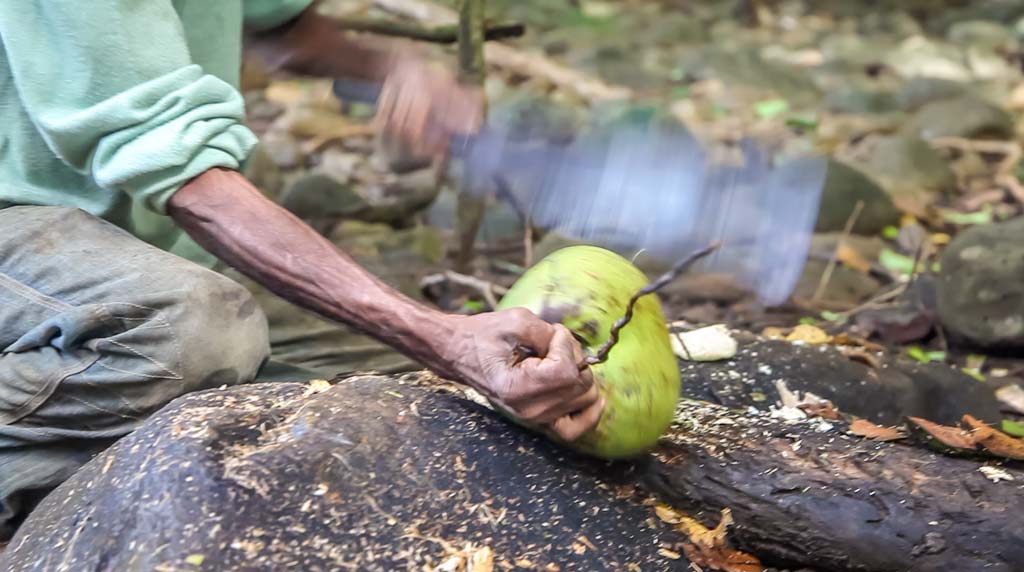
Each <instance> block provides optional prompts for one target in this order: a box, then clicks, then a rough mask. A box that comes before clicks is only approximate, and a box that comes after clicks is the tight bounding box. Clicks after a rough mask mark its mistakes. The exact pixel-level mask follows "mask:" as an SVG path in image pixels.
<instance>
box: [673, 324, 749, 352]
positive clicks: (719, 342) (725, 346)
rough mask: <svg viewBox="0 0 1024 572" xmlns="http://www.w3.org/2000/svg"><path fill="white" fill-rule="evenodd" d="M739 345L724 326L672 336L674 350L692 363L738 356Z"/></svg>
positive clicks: (709, 327)
mask: <svg viewBox="0 0 1024 572" xmlns="http://www.w3.org/2000/svg"><path fill="white" fill-rule="evenodd" d="M737 349H738V345H737V343H736V339H735V338H733V337H732V335H731V334H730V333H729V328H727V327H726V326H725V325H723V324H716V325H714V326H707V327H705V328H700V329H697V330H692V331H689V332H679V333H674V334H672V350H673V351H674V352H675V354H676V355H677V356H679V357H680V358H681V359H684V360H690V361H720V360H727V359H730V358H732V357H733V356H735V355H736V351H737Z"/></svg>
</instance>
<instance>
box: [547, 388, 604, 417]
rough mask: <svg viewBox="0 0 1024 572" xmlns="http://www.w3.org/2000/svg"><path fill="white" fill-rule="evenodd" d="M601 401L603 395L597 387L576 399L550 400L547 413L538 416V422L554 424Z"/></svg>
mask: <svg viewBox="0 0 1024 572" xmlns="http://www.w3.org/2000/svg"><path fill="white" fill-rule="evenodd" d="M599 399H601V394H600V393H598V391H597V386H596V385H592V386H590V389H588V390H587V391H585V392H584V393H582V394H580V395H577V396H575V397H571V398H562V399H558V400H550V401H548V403H547V408H546V409H545V411H544V412H543V413H541V414H540V415H538V416H537V421H536V422H537V423H552V422H554V421H555V420H556V419H558V418H560V417H564V416H566V415H570V414H573V413H579V412H581V411H584V410H586V409H588V408H589V407H590V406H592V405H593V404H595V403H597V401H598V400H599Z"/></svg>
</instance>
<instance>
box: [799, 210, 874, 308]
mask: <svg viewBox="0 0 1024 572" xmlns="http://www.w3.org/2000/svg"><path fill="white" fill-rule="evenodd" d="M863 208H864V201H857V204H856V205H855V206H854V207H853V212H851V213H850V216H849V217H848V218H847V219H846V226H844V227H843V234H842V235H840V236H839V242H837V243H836V248H835V250H834V251H833V252H832V257H831V258H829V260H828V264H827V265H826V266H825V271H824V272H822V273H821V279H820V280H818V287H817V288H816V289H815V290H814V295H813V296H811V302H812V303H817V302H819V301H821V297H822V296H823V295H824V294H825V287H826V286H828V283H829V282H830V281H831V280H832V273H833V272H834V271H835V269H836V264H837V263H838V262H839V249H840V248H842V246H843V244H844V243H845V242H846V239H847V238H849V237H850V233H851V232H853V226H854V225H855V224H857V219H858V218H859V217H860V211H861V210H862V209H863Z"/></svg>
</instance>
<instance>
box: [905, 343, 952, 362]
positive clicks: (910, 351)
mask: <svg viewBox="0 0 1024 572" xmlns="http://www.w3.org/2000/svg"><path fill="white" fill-rule="evenodd" d="M907 356H909V357H911V358H913V359H915V360H917V361H919V362H921V363H929V362H933V361H944V360H945V359H946V352H940V351H925V350H923V349H921V348H919V347H917V346H910V347H909V348H907Z"/></svg>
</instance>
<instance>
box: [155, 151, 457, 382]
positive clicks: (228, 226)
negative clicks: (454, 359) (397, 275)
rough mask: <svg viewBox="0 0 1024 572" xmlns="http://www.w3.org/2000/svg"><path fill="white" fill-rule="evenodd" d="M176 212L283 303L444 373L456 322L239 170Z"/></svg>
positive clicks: (187, 196) (200, 189) (176, 200)
mask: <svg viewBox="0 0 1024 572" xmlns="http://www.w3.org/2000/svg"><path fill="white" fill-rule="evenodd" d="M168 212H169V214H170V215H171V217H172V218H173V219H174V221H175V222H176V223H177V224H178V225H179V226H180V227H181V228H182V229H184V230H185V231H186V232H187V233H188V234H189V235H190V236H191V237H192V238H193V239H194V240H195V241H196V242H198V243H199V244H200V245H202V246H203V247H204V248H206V249H207V250H209V251H210V252H211V253H213V254H214V255H216V256H217V257H219V258H220V259H221V260H223V261H224V262H225V263H227V264H229V265H231V266H232V267H234V268H236V269H237V270H238V271H239V272H242V273H243V274H245V275H247V276H249V277H250V278H252V279H253V280H255V281H257V282H258V283H260V284H262V285H263V286H264V287H266V288H267V289H268V290H270V291H271V292H273V293H275V294H277V295H279V296H281V297H282V298H284V299H286V300H289V301H291V302H293V303H295V304H296V305H298V306H301V307H303V308H305V309H307V310H310V311H312V312H314V313H316V314H319V315H320V316H323V317H324V318H326V319H329V320H333V321H337V322H341V323H344V324H347V325H349V326H351V327H353V328H355V329H356V330H359V331H361V332H363V333H365V334H367V335H369V336H372V337H374V338H376V339H378V340H380V341H382V342H384V343H386V344H388V345H390V346H392V347H394V348H395V349H396V350H398V351H400V352H402V353H404V354H405V355H407V356H409V357H410V358H412V359H414V360H416V361H419V362H420V363H422V364H424V365H425V366H427V367H430V368H432V369H434V370H435V371H437V373H439V374H442V375H446V376H449V377H451V378H452V379H457V372H449V371H439V370H441V369H443V368H444V367H446V365H445V364H446V363H447V362H446V361H445V360H443V359H442V357H441V356H443V355H444V354H445V353H446V349H447V347H446V344H447V342H448V341H449V340H451V339H452V337H453V332H454V330H453V325H454V322H455V321H456V320H457V319H458V317H456V316H451V315H447V314H444V313H442V312H439V311H436V310H432V309H430V308H427V307H426V306H423V305H421V304H418V303H416V302H415V301H413V300H411V299H409V298H407V297H405V296H403V295H402V294H400V293H399V292H397V291H396V290H394V289H393V288H391V287H390V286H388V285H387V284H385V283H384V282H383V281H381V280H379V279H378V278H377V277H375V276H373V275H372V274H370V273H369V272H368V271H366V270H365V269H363V268H362V267H360V266H359V265H358V264H357V263H356V262H355V261H353V260H352V259H351V258H350V257H349V256H348V255H346V254H345V253H344V252H342V251H341V250H340V249H338V248H337V247H335V246H334V245H333V244H331V243H330V242H329V241H328V240H326V239H325V238H323V237H322V236H320V235H319V234H317V233H316V232H315V231H314V230H313V229H311V228H310V227H309V226H308V225H306V224H305V223H303V222H302V221H301V220H299V219H298V218H296V217H295V216H294V215H292V214H291V213H289V212H288V211H286V210H285V209H283V208H281V207H279V206H278V205H276V204H274V203H273V202H271V201H270V200H268V199H267V198H266V197H264V196H263V195H262V194H261V193H260V192H259V191H258V190H257V189H255V188H254V187H252V185H250V184H249V182H248V181H246V180H245V178H244V177H242V175H240V174H239V173H237V172H234V171H228V170H221V169H214V170H211V171H208V172H206V173H205V174H203V175H201V176H200V177H197V178H196V179H194V180H193V181H191V182H190V183H188V184H187V185H185V186H184V187H182V188H181V189H180V190H179V191H178V192H177V193H175V195H174V196H173V197H172V198H171V200H170V202H169V204H168Z"/></svg>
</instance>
